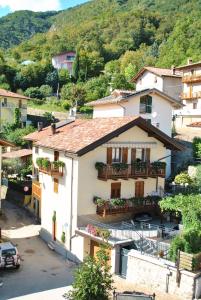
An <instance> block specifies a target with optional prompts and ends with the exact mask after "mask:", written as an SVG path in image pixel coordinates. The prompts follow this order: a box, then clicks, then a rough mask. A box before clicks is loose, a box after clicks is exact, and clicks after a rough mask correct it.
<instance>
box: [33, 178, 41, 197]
mask: <svg viewBox="0 0 201 300" xmlns="http://www.w3.org/2000/svg"><path fill="white" fill-rule="evenodd" d="M32 196H33V197H35V198H36V199H38V200H41V197H42V192H41V184H40V182H38V181H34V182H33V183H32Z"/></svg>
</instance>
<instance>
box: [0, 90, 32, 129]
mask: <svg viewBox="0 0 201 300" xmlns="http://www.w3.org/2000/svg"><path fill="white" fill-rule="evenodd" d="M29 99H30V98H28V97H25V96H23V95H20V94H16V93H13V92H10V91H7V90H4V89H0V128H1V127H2V125H5V124H6V123H14V119H15V110H16V109H19V112H20V121H21V122H22V124H24V125H26V122H27V101H28V100H29Z"/></svg>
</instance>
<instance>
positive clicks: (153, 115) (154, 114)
mask: <svg viewBox="0 0 201 300" xmlns="http://www.w3.org/2000/svg"><path fill="white" fill-rule="evenodd" d="M157 115H158V114H157V112H156V111H154V112H153V113H152V118H154V119H155V118H156V117H157Z"/></svg>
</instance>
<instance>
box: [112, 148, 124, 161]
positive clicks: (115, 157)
mask: <svg viewBox="0 0 201 300" xmlns="http://www.w3.org/2000/svg"><path fill="white" fill-rule="evenodd" d="M121 158H122V151H121V148H112V162H113V163H114V162H121Z"/></svg>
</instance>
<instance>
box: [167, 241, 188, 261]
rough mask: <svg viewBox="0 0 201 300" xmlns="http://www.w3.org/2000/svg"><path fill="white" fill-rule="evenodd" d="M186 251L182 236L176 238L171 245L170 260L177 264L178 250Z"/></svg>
mask: <svg viewBox="0 0 201 300" xmlns="http://www.w3.org/2000/svg"><path fill="white" fill-rule="evenodd" d="M184 249H185V240H184V239H183V237H181V236H176V237H175V238H174V239H173V240H172V242H171V245H170V249H169V253H168V256H169V258H170V260H172V261H174V262H176V260H177V257H178V256H177V254H178V250H181V251H184Z"/></svg>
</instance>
